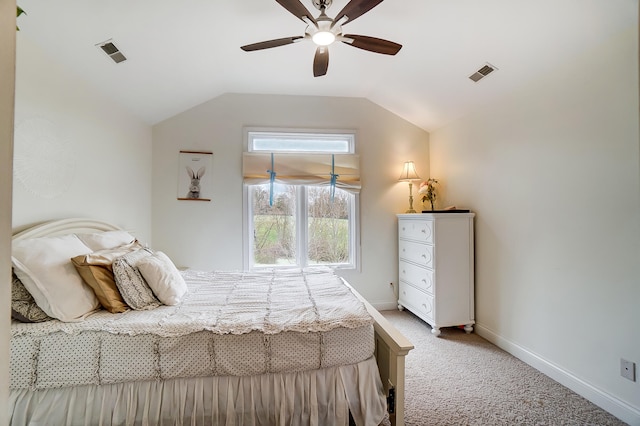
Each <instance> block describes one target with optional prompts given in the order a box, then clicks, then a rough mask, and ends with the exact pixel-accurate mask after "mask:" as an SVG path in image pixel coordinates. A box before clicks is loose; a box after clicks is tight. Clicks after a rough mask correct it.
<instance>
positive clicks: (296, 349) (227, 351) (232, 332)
mask: <svg viewBox="0 0 640 426" xmlns="http://www.w3.org/2000/svg"><path fill="white" fill-rule="evenodd" d="M183 274H184V276H185V279H186V281H187V284H188V287H189V292H188V293H187V295H186V296H185V298H184V300H183V301H182V302H181V303H180V304H178V305H176V306H161V307H159V308H156V309H153V310H149V311H128V312H124V313H121V314H111V313H108V312H107V311H100V312H96V313H94V314H92V315H90V316H89V317H87V319H86V320H84V321H81V322H75V323H64V322H60V321H57V320H54V321H49V322H45V323H37V324H21V323H15V322H14V323H12V325H11V333H12V339H11V362H10V364H11V384H10V387H11V389H46V388H60V387H66V386H78V385H86V384H90V385H102V384H113V383H124V382H135V381H149V380H164V379H173V378H188V377H205V376H250V375H260V374H265V373H282V372H295V371H306V370H312V369H318V368H325V367H333V366H339V365H347V364H354V363H358V362H361V361H364V360H366V359H368V358H370V357H371V356H372V354H373V351H374V338H373V326H372V324H373V319H372V317H371V316H370V315H369V313H368V312H367V311H366V308H365V306H364V304H363V303H362V302H361V301H360V300H359V299H358V298H357V297H356V296H355V294H354V293H353V292H352V291H351V289H350V288H349V287H348V286H345V285H344V283H343V282H342V280H341V279H340V278H339V277H337V276H336V275H335V274H333V272H332V271H331V270H330V269H328V268H308V269H304V270H300V269H297V270H287V271H278V272H273V271H269V272H261V273H246V272H201V271H186V272H184V273H183Z"/></svg>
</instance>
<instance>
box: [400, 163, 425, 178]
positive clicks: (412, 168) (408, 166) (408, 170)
mask: <svg viewBox="0 0 640 426" xmlns="http://www.w3.org/2000/svg"><path fill="white" fill-rule="evenodd" d="M418 179H420V176H418V172H416V165H415V164H413V161H407V162H405V163H404V167H403V169H402V174H401V175H400V177H399V178H398V180H399V181H400V182H411V181H412V180H418Z"/></svg>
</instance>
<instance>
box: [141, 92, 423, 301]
mask: <svg viewBox="0 0 640 426" xmlns="http://www.w3.org/2000/svg"><path fill="white" fill-rule="evenodd" d="M245 126H255V127H264V126H266V127H286V128H313V129H352V130H356V131H357V136H356V151H357V153H358V154H360V162H361V164H360V167H361V171H362V182H363V184H362V192H361V197H360V202H361V204H360V210H361V214H360V217H361V242H362V262H361V264H362V272H358V271H344V272H343V273H342V275H343V276H344V277H346V278H347V279H348V280H349V281H350V282H351V283H352V284H353V285H354V287H356V288H357V290H358V291H360V292H361V293H362V294H363V296H364V297H366V298H367V299H368V300H369V301H370V302H371V303H373V304H376V305H378V306H385V305H386V306H387V307H393V306H395V304H396V302H395V295H394V288H392V287H391V286H390V285H389V283H390V282H393V283H394V284H396V285H397V280H398V274H397V271H398V265H397V241H396V240H397V225H396V217H395V214H396V213H401V212H404V210H406V209H407V207H408V186H407V184H406V183H399V182H397V179H398V177H399V176H400V172H401V171H402V165H403V163H404V161H406V160H409V159H412V160H414V161H415V162H416V167H417V168H418V172H419V173H422V174H423V175H424V176H428V164H429V158H428V134H427V133H426V132H425V131H423V130H422V129H419V128H417V127H415V126H414V125H412V124H410V123H408V122H406V121H405V120H403V119H401V118H399V117H397V116H396V115H394V114H391V113H390V112H388V111H386V110H384V109H382V108H380V107H379V106H377V105H375V104H373V103H372V102H370V101H367V100H365V99H353V98H332V97H306V96H269V95H239V94H226V95H223V96H220V97H218V98H216V99H213V100H211V101H209V102H207V103H204V104H202V105H200V106H197V107H195V108H193V109H191V110H189V111H186V112H184V113H182V114H180V115H178V116H175V117H173V118H170V119H168V120H166V121H164V122H162V123H160V124H158V125H156V126H154V129H153V238H154V247H155V248H156V249H160V250H164V251H166V252H167V253H168V254H169V255H170V257H171V258H172V259H173V260H174V261H175V263H176V264H178V265H181V266H189V267H192V268H197V269H203V270H212V269H242V266H243V264H242V255H243V248H242V206H243V200H242V152H243V151H245V150H246V148H245V146H244V137H243V127H245ZM180 150H200V151H213V153H214V156H213V163H214V165H213V168H214V170H213V172H214V180H215V185H216V187H215V190H214V192H215V193H214V199H213V201H212V202H193V201H177V200H176V198H177V179H178V173H179V172H180V171H179V168H178V152H179V151H180Z"/></svg>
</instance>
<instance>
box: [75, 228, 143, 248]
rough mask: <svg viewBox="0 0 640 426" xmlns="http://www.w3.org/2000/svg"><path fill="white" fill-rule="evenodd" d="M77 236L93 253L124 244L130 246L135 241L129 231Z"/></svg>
mask: <svg viewBox="0 0 640 426" xmlns="http://www.w3.org/2000/svg"><path fill="white" fill-rule="evenodd" d="M76 235H77V236H78V238H79V239H80V241H82V243H83V244H84V245H85V246H87V247H89V248H90V249H91V250H93V251H98V250H106V249H112V248H116V247H120V246H122V245H124V244H130V243H132V242H133V240H135V238H134V237H133V236H132V235H131V234H130V233H128V232H127V231H105V232H96V233H92V234H76Z"/></svg>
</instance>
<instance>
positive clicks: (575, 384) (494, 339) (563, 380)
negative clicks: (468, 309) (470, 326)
mask: <svg viewBox="0 0 640 426" xmlns="http://www.w3.org/2000/svg"><path fill="white" fill-rule="evenodd" d="M475 331H476V333H477V334H478V335H479V336H481V337H483V338H485V339H487V340H488V341H489V342H491V343H493V344H494V345H496V346H498V347H499V348H501V349H504V350H505V351H507V352H509V353H510V354H511V355H513V356H515V357H516V358H518V359H520V360H522V361H524V362H525V363H527V364H529V365H530V366H532V367H533V368H535V369H536V370H539V371H540V372H542V373H543V374H545V375H547V376H549V377H551V378H552V379H553V380H555V381H557V382H558V383H560V384H562V385H564V386H566V387H568V388H569V389H571V390H572V391H574V392H575V393H577V394H578V395H580V396H582V397H584V398H586V399H588V400H589V401H591V402H593V403H594V404H596V405H597V406H599V407H600V408H602V409H603V410H606V411H608V412H609V413H611V414H613V415H614V416H616V417H617V418H619V419H620V420H622V421H624V422H626V423H628V424H629V425H631V426H640V410H639V409H638V408H636V407H634V406H632V405H629V404H627V403H626V402H624V401H622V400H620V399H618V398H616V397H614V396H612V395H610V394H608V393H606V392H604V391H602V390H601V389H598V388H597V387H595V386H593V385H591V384H589V383H587V382H585V381H584V380H581V379H580V378H578V377H576V376H574V375H573V374H571V373H569V372H568V371H565V370H563V369H562V368H560V367H558V366H557V365H555V364H553V363H552V362H549V361H547V360H545V359H544V358H542V357H540V356H539V355H536V354H535V353H533V352H531V351H529V350H528V349H525V348H523V347H522V346H520V345H517V344H515V343H513V342H511V341H509V340H507V339H505V338H503V337H501V336H500V335H498V334H496V333H495V332H494V331H493V330H491V329H489V328H487V327H485V326H483V325H482V324H477V323H476V325H475Z"/></svg>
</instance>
